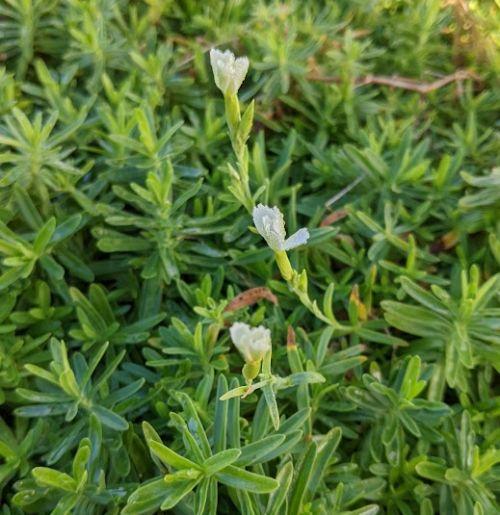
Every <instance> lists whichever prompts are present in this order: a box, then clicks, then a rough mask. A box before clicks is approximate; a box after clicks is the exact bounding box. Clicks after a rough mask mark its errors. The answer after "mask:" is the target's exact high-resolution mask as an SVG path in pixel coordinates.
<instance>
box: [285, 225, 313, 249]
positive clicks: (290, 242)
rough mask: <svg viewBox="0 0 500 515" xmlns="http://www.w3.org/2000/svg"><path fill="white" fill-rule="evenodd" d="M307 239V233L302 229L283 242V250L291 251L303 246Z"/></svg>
mask: <svg viewBox="0 0 500 515" xmlns="http://www.w3.org/2000/svg"><path fill="white" fill-rule="evenodd" d="M308 239H309V231H308V230H307V229H306V228H305V227H303V228H302V229H299V230H298V231H297V232H296V233H295V234H292V235H291V236H290V238H288V239H287V240H286V241H285V245H284V250H291V249H294V248H295V247H298V246H299V245H304V244H305V243H307V240H308Z"/></svg>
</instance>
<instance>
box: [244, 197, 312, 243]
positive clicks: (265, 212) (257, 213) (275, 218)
mask: <svg viewBox="0 0 500 515" xmlns="http://www.w3.org/2000/svg"><path fill="white" fill-rule="evenodd" d="M253 223H254V225H255V227H256V228H257V231H259V234H260V235H261V236H262V237H263V238H264V239H265V240H266V242H267V244H268V245H269V246H270V247H271V249H273V250H274V251H275V252H280V251H283V250H290V249H293V248H295V247H298V246H299V245H303V244H304V243H307V240H308V239H309V231H308V230H307V229H305V228H303V229H299V230H298V231H297V232H296V233H295V234H292V236H290V237H289V238H288V239H285V238H286V232H285V219H284V218H283V214H282V213H281V211H280V210H279V209H278V208H277V207H272V208H271V207H269V206H263V205H262V204H259V205H258V206H256V207H254V208H253Z"/></svg>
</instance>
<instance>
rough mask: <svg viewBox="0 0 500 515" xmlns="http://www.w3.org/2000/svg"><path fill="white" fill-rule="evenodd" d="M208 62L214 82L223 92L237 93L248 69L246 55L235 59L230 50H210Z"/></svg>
mask: <svg viewBox="0 0 500 515" xmlns="http://www.w3.org/2000/svg"><path fill="white" fill-rule="evenodd" d="M210 64H211V65H212V71H213V72H214V79H215V84H217V87H218V88H219V89H220V90H221V91H222V93H224V95H225V94H226V93H230V94H231V93H237V92H238V90H239V89H240V86H241V84H242V82H243V81H244V80H245V76H246V74H247V71H248V64H249V62H248V57H238V59H235V57H234V54H233V53H232V52H231V51H230V50H226V51H225V52H221V51H220V50H217V49H216V48H212V50H210Z"/></svg>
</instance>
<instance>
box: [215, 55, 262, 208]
mask: <svg viewBox="0 0 500 515" xmlns="http://www.w3.org/2000/svg"><path fill="white" fill-rule="evenodd" d="M210 63H211V65H212V71H213V74H214V80H215V84H216V85H217V87H218V88H219V89H220V90H221V92H222V94H223V95H224V107H225V117H226V123H227V126H228V129H229V138H230V140H231V145H232V147H233V151H234V154H235V156H236V168H234V167H233V166H232V165H231V164H229V174H230V177H231V185H230V186H229V191H231V193H232V194H233V195H234V196H235V198H236V199H237V200H238V201H239V202H240V203H241V204H242V205H243V206H244V207H245V209H246V210H247V211H248V212H249V213H251V212H252V208H253V205H254V200H253V197H252V192H251V190H250V179H249V166H248V163H249V153H248V147H247V140H248V137H249V135H250V131H251V130H252V126H253V117H254V101H253V100H252V102H250V104H249V105H248V107H247V108H246V109H245V111H244V113H243V115H241V109H240V102H239V99H238V90H239V88H240V86H241V84H242V83H243V81H244V80H245V76H246V73H247V71H248V65H249V61H248V58H247V57H239V58H235V56H234V54H233V53H232V52H230V51H229V50H226V51H225V52H221V51H220V50H217V49H215V48H214V49H212V50H211V51H210Z"/></svg>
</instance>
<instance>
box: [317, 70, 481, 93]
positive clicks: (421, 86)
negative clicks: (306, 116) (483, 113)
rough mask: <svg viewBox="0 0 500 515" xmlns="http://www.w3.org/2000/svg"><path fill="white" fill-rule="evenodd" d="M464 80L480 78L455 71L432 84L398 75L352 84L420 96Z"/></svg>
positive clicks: (319, 79) (323, 79) (335, 80)
mask: <svg viewBox="0 0 500 515" xmlns="http://www.w3.org/2000/svg"><path fill="white" fill-rule="evenodd" d="M308 78H309V80H312V81H317V82H328V83H340V82H342V79H341V78H340V77H329V76H321V75H317V74H311V75H309V76H308ZM465 79H474V80H480V78H479V77H478V76H477V75H476V74H474V73H473V72H471V71H469V70H457V71H456V72H455V73H452V74H450V75H445V76H444V77H441V78H440V79H438V80H435V81H434V82H419V81H417V80H415V79H410V78H408V77H401V76H399V75H391V76H386V75H371V74H370V75H366V76H365V77H359V78H357V79H356V80H355V81H354V83H355V86H356V87H361V86H368V85H369V84H381V85H384V86H390V87H393V88H400V89H407V90H410V91H416V92H417V93H421V94H422V95H426V94H427V93H430V92H431V91H435V90H436V89H439V88H442V87H443V86H446V85H447V84H450V83H451V82H455V81H462V80H465Z"/></svg>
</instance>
